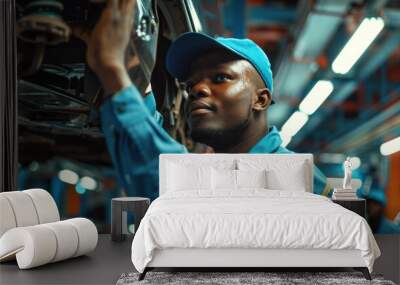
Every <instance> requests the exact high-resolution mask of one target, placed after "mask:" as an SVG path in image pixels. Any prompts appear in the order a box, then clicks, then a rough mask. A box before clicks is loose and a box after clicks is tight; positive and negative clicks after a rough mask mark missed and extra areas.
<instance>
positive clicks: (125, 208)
mask: <svg viewBox="0 0 400 285" xmlns="http://www.w3.org/2000/svg"><path fill="white" fill-rule="evenodd" d="M149 206H150V199H149V198H143V197H120V198H113V199H112V201H111V240H112V241H123V240H125V238H126V233H127V227H128V225H127V212H130V213H132V214H133V216H134V219H135V233H136V231H137V229H138V228H139V224H140V221H141V220H142V218H143V217H144V214H145V213H146V211H147V209H148V208H149Z"/></svg>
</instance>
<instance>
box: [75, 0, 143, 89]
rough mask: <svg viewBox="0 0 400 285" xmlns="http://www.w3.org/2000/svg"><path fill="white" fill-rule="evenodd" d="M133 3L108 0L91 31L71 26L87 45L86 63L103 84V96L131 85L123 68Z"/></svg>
mask: <svg viewBox="0 0 400 285" xmlns="http://www.w3.org/2000/svg"><path fill="white" fill-rule="evenodd" d="M135 4H136V0H108V2H107V6H106V7H105V8H104V10H103V12H102V14H101V16H100V19H99V20H98V22H97V24H96V26H95V27H94V29H93V30H92V31H85V30H84V29H83V28H82V27H72V33H73V34H74V35H75V36H77V37H78V38H80V39H82V40H83V41H85V42H86V44H87V53H86V58H87V63H88V65H89V66H90V68H91V69H92V70H93V71H94V72H95V73H96V74H97V76H98V77H99V78H100V81H101V82H102V85H103V87H104V89H105V93H106V94H112V93H115V92H117V91H118V90H120V89H122V88H124V87H127V86H129V85H131V84H132V82H131V80H130V78H129V75H128V73H127V70H126V68H125V50H126V48H127V46H128V43H129V40H130V36H131V32H132V26H133V21H134V8H135Z"/></svg>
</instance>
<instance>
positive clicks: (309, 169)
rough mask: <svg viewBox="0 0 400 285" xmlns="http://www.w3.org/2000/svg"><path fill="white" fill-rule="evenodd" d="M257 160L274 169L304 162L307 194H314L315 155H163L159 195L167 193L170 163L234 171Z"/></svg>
mask: <svg viewBox="0 0 400 285" xmlns="http://www.w3.org/2000/svg"><path fill="white" fill-rule="evenodd" d="M248 159H252V160H256V161H261V162H262V163H265V164H267V165H268V166H269V168H272V169H273V168H274V166H275V165H280V164H282V163H283V164H284V163H286V164H287V163H289V164H292V163H302V162H304V164H303V165H304V167H305V171H304V173H305V175H306V178H305V179H306V181H307V189H306V191H307V192H311V193H312V192H313V165H314V162H313V155H312V154H249V153H240V154H226V153H216V154H214V153H213V154H194V153H190V154H161V155H160V160H159V194H160V195H162V194H164V193H165V192H166V187H165V186H166V183H167V179H168V177H167V176H168V172H167V170H168V163H170V162H173V163H177V164H184V165H187V166H204V165H207V166H211V167H213V166H215V167H217V168H218V167H219V166H220V165H221V164H224V165H232V167H233V168H232V169H237V163H238V161H241V160H248Z"/></svg>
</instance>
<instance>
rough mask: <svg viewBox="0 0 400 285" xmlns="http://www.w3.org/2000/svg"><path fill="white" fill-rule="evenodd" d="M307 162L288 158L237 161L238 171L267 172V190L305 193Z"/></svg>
mask: <svg viewBox="0 0 400 285" xmlns="http://www.w3.org/2000/svg"><path fill="white" fill-rule="evenodd" d="M307 163H309V161H308V160H302V161H296V160H293V159H292V158H291V157H290V156H288V157H287V159H283V158H282V157H280V158H279V159H278V158H276V159H273V158H271V159H268V160H267V159H257V158H256V159H239V160H238V168H239V169H240V170H260V169H266V171H267V188H268V189H273V190H290V191H297V190H300V191H307V190H306V189H309V185H310V183H312V181H308V180H309V172H308V171H309V167H308V165H307Z"/></svg>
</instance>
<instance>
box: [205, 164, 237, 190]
mask: <svg viewBox="0 0 400 285" xmlns="http://www.w3.org/2000/svg"><path fill="white" fill-rule="evenodd" d="M211 173H212V188H213V189H214V190H218V189H224V190H236V188H237V187H236V170H232V169H216V168H212V171H211Z"/></svg>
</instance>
